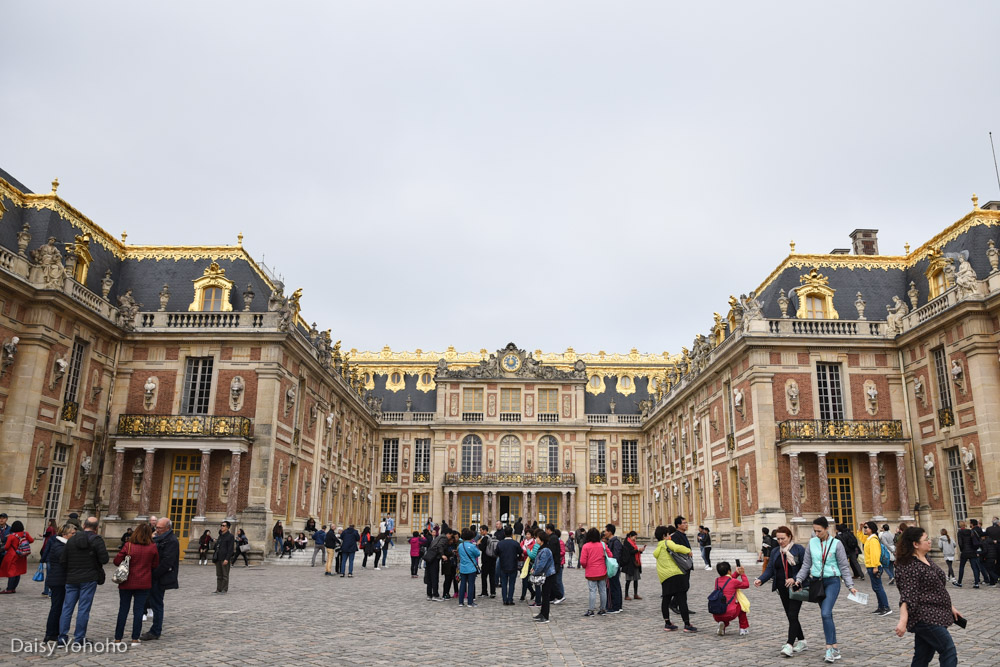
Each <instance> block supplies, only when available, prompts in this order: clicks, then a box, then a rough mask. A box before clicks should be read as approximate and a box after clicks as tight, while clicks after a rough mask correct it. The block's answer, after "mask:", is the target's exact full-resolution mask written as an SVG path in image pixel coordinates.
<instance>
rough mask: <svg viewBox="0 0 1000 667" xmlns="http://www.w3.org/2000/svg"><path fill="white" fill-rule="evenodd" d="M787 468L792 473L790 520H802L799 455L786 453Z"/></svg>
mask: <svg viewBox="0 0 1000 667" xmlns="http://www.w3.org/2000/svg"><path fill="white" fill-rule="evenodd" d="M788 466H789V468H790V470H791V473H792V520H793V521H794V520H795V519H801V518H802V497H801V494H802V487H801V486H800V484H801V483H802V482H801V480H800V479H799V453H798V452H789V453H788Z"/></svg>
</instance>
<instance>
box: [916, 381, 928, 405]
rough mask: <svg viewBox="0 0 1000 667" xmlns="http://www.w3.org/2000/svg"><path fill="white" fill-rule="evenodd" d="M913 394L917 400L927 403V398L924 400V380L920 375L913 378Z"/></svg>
mask: <svg viewBox="0 0 1000 667" xmlns="http://www.w3.org/2000/svg"><path fill="white" fill-rule="evenodd" d="M913 395H914V396H915V397H916V398H917V400H918V401H920V402H921V403H923V404H924V405H927V400H926V398H927V395H926V393H925V392H924V380H923V377H922V376H920V375H918V376H916V377H915V378H913Z"/></svg>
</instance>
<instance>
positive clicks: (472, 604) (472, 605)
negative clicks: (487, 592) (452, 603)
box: [469, 602, 479, 607]
mask: <svg viewBox="0 0 1000 667" xmlns="http://www.w3.org/2000/svg"><path fill="white" fill-rule="evenodd" d="M469 606H470V607H478V606H479V605H478V604H476V603H475V602H470V603H469Z"/></svg>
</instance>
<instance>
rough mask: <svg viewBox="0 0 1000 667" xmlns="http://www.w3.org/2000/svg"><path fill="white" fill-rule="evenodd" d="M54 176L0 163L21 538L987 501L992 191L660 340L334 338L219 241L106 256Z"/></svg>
mask: <svg viewBox="0 0 1000 667" xmlns="http://www.w3.org/2000/svg"><path fill="white" fill-rule="evenodd" d="M57 187H58V182H53V184H52V190H51V192H48V193H46V194H36V193H33V192H31V191H30V190H28V189H27V188H26V187H25V186H24V185H22V184H21V183H19V182H18V181H17V180H16V179H15V178H13V177H12V176H10V175H9V174H7V173H6V172H3V171H0V276H2V281H0V343H2V349H0V509H2V510H4V511H6V512H7V513H8V514H9V515H10V516H11V520H14V519H20V520H22V521H24V522H25V524H26V526H27V527H28V529H29V530H30V531H32V532H41V530H42V528H43V526H44V524H45V523H46V522H47V520H48V519H56V520H57V521H59V520H62V519H63V518H65V516H66V515H67V514H68V513H69V512H71V511H77V512H80V513H81V514H83V513H96V514H98V515H99V516H101V518H102V526H103V528H102V530H103V531H104V534H105V536H106V537H107V538H108V539H114V540H117V537H118V536H119V535H120V534H121V533H122V532H124V530H125V528H126V526H128V525H131V524H133V523H134V522H135V521H137V520H141V519H142V518H144V517H148V516H150V515H153V514H155V515H157V516H168V517H170V518H171V519H172V520H173V521H174V524H175V528H176V530H177V532H178V536H179V537H180V538H181V539H182V541H183V543H184V545H185V546H186V547H187V548H188V550H189V551H190V550H191V549H194V542H195V541H196V539H195V540H192V541H191V543H190V545H189V544H188V540H191V538H197V536H198V535H200V534H201V532H202V531H204V530H205V529H213V532H214V527H215V526H217V525H218V522H219V521H220V520H221V519H228V520H230V521H232V522H234V523H235V524H236V525H235V527H237V528H243V529H244V530H245V531H246V532H247V535H248V536H249V538H250V540H251V544H252V545H253V547H254V551H255V552H256V555H257V556H258V557H259V556H260V555H261V554H262V553H266V552H267V551H268V545H269V543H270V531H271V527H272V526H273V525H274V523H275V522H276V521H278V520H281V521H282V522H283V524H284V525H285V526H287V527H288V528H290V529H292V530H295V531H298V530H302V529H303V528H304V526H305V523H306V521H307V520H308V519H310V518H313V519H315V520H316V522H317V523H318V524H319V523H326V524H333V525H342V526H343V525H347V524H348V523H354V524H359V525H363V524H366V523H370V522H376V521H378V520H379V519H380V518H383V517H387V516H392V517H393V518H394V519H395V521H396V525H397V530H399V531H409V530H414V529H419V528H422V527H423V525H424V524H425V523H426V522H427V521H428V519H430V518H433V520H435V521H441V520H446V521H448V522H449V523H450V524H452V525H461V526H466V525H470V524H472V523H490V524H492V523H493V522H494V521H503V522H510V523H513V521H514V520H516V519H517V518H518V517H523V518H524V519H525V521H526V522H530V521H534V520H537V521H538V522H539V523H554V524H556V525H557V526H559V527H560V528H562V529H571V528H575V527H577V526H579V525H581V524H583V525H587V526H590V525H603V524H605V523H609V522H610V523H615V524H616V525H618V526H619V527H621V528H622V529H625V530H636V531H638V532H639V533H640V534H642V535H644V536H651V535H652V533H653V529H654V528H655V526H657V525H659V524H663V523H667V522H669V521H671V520H672V518H673V516H674V515H675V514H684V515H685V516H687V517H688V518H689V519H690V521H691V523H692V524H694V525H697V524H704V525H707V526H709V527H711V528H712V529H713V530H714V531H715V532H716V534H717V538H716V539H717V541H718V542H719V543H722V544H726V545H733V546H736V545H747V546H749V545H751V544H755V543H756V536H757V535H758V534H759V529H760V528H761V527H764V526H766V527H769V528H774V527H776V526H778V525H780V524H788V525H791V526H793V527H795V529H796V530H797V531H798V532H800V533H801V535H802V536H805V535H806V534H807V533H808V530H809V524H810V522H811V520H812V518H813V517H814V516H817V515H820V514H823V515H825V516H829V517H831V518H833V519H836V520H837V521H838V522H843V523H848V524H852V525H854V524H857V523H858V522H860V521H863V520H867V519H869V518H875V519H876V520H879V521H882V520H886V521H897V520H900V521H918V522H920V523H921V524H922V525H925V526H927V527H929V528H931V529H932V530H936V529H937V528H939V527H948V528H951V527H952V526H953V525H954V524H955V522H956V521H957V520H960V519H964V518H966V517H981V518H986V519H989V518H990V517H992V516H993V515H997V514H1000V465H998V463H997V461H998V460H1000V364H998V358H1000V270H998V259H1000V252H998V249H997V248H996V247H995V246H996V242H997V238H998V236H1000V202H990V203H988V204H986V205H985V206H984V207H982V208H980V207H979V206H978V202H977V201H976V200H975V198H974V199H973V208H972V210H971V211H969V212H968V213H966V214H965V215H963V216H962V217H961V218H960V219H959V220H958V221H957V222H955V223H953V224H951V225H949V226H947V227H946V228H944V229H943V230H942V231H941V232H940V233H939V234H937V235H936V236H934V237H933V238H931V239H930V240H928V241H927V242H926V243H924V244H923V245H921V246H919V247H918V248H916V249H915V250H913V251H910V250H909V248H907V249H906V252H905V253H904V254H903V255H894V256H886V255H880V254H878V239H877V231H876V230H871V229H859V230H855V231H854V232H853V233H852V234H851V239H852V248H850V249H836V250H834V251H832V252H831V253H828V254H801V253H798V252H796V251H795V247H794V244H792V247H791V252H790V253H789V254H788V255H787V256H786V257H784V258H783V259H781V261H780V262H779V264H778V266H777V267H776V268H775V270H774V271H773V272H772V273H771V274H770V275H769V276H766V277H764V279H763V282H761V283H760V285H759V286H758V287H757V288H756V289H755V290H753V291H752V292H749V293H748V294H746V295H742V296H741V297H739V298H736V297H732V298H730V300H729V303H728V304H727V306H726V307H725V308H721V309H719V312H718V313H716V314H715V315H714V318H712V319H711V321H710V320H709V318H708V317H706V329H705V331H703V332H702V333H701V334H698V335H697V336H695V337H694V341H693V343H692V346H691V349H690V350H688V349H686V348H684V349H682V350H681V351H680V352H678V353H675V354H668V353H666V352H664V353H659V354H644V353H640V352H638V351H637V350H635V349H633V350H631V351H630V352H627V353H607V352H603V351H601V352H597V353H577V352H576V351H574V350H573V349H572V348H568V349H566V350H565V351H564V352H543V351H541V350H528V349H526V348H521V347H519V346H518V345H517V344H515V343H508V344H506V345H504V346H503V347H500V346H501V345H503V342H502V341H493V345H494V346H495V347H492V348H491V349H489V350H487V349H485V348H484V349H481V350H480V351H478V352H470V353H466V352H458V351H456V350H455V349H454V348H452V347H449V348H447V349H445V351H443V352H424V351H422V350H415V351H413V352H400V351H394V350H392V349H390V348H388V347H384V348H382V349H381V350H378V351H372V352H359V351H358V350H357V349H351V350H350V351H349V352H345V351H343V350H342V349H341V345H340V342H339V341H335V339H336V335H335V333H334V332H332V331H330V330H327V331H321V328H320V327H317V325H316V324H315V323H312V324H310V323H309V321H308V319H307V318H306V317H305V315H304V313H303V312H302V300H303V299H304V297H303V294H304V292H303V290H301V289H299V290H295V291H293V292H291V293H290V294H286V293H285V289H284V285H282V284H281V282H280V281H278V280H276V279H275V278H274V277H273V276H272V275H270V274H269V272H268V271H267V270H266V269H265V268H264V267H263V266H262V265H261V264H260V263H259V262H257V261H255V260H254V258H253V257H251V256H250V255H249V254H248V253H247V251H246V250H245V249H244V248H243V245H242V237H240V238H239V239H238V240H237V243H236V244H235V245H230V246H141V245H133V244H129V243H126V237H125V235H124V234H123V235H122V238H121V239H117V238H114V237H112V236H110V235H109V234H108V233H107V232H105V231H104V230H103V229H101V227H100V226H98V225H97V224H95V223H94V222H93V221H91V220H89V219H88V218H87V217H86V216H84V215H83V214H82V213H81V212H79V211H77V210H76V209H75V208H73V207H72V206H71V205H70V204H69V203H68V202H66V201H64V200H63V199H62V198H61V197H59V195H58V194H57ZM582 279H583V278H581V280H582ZM735 281H736V277H735V276H734V282H735ZM305 291H308V286H306V289H305ZM737 291H738V290H737ZM706 315H707V313H706ZM518 342H519V343H522V344H530V341H518Z"/></svg>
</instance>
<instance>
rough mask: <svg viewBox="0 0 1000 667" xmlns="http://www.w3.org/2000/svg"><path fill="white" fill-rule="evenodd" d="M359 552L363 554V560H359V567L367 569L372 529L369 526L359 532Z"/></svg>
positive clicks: (370, 550)
mask: <svg viewBox="0 0 1000 667" xmlns="http://www.w3.org/2000/svg"><path fill="white" fill-rule="evenodd" d="M360 546H361V551H362V552H363V553H364V558H362V559H361V567H362V568H367V567H368V559H369V558H370V557H371V555H372V529H371V527H370V526H365V527H364V528H363V529H362V530H361V540H360Z"/></svg>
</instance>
